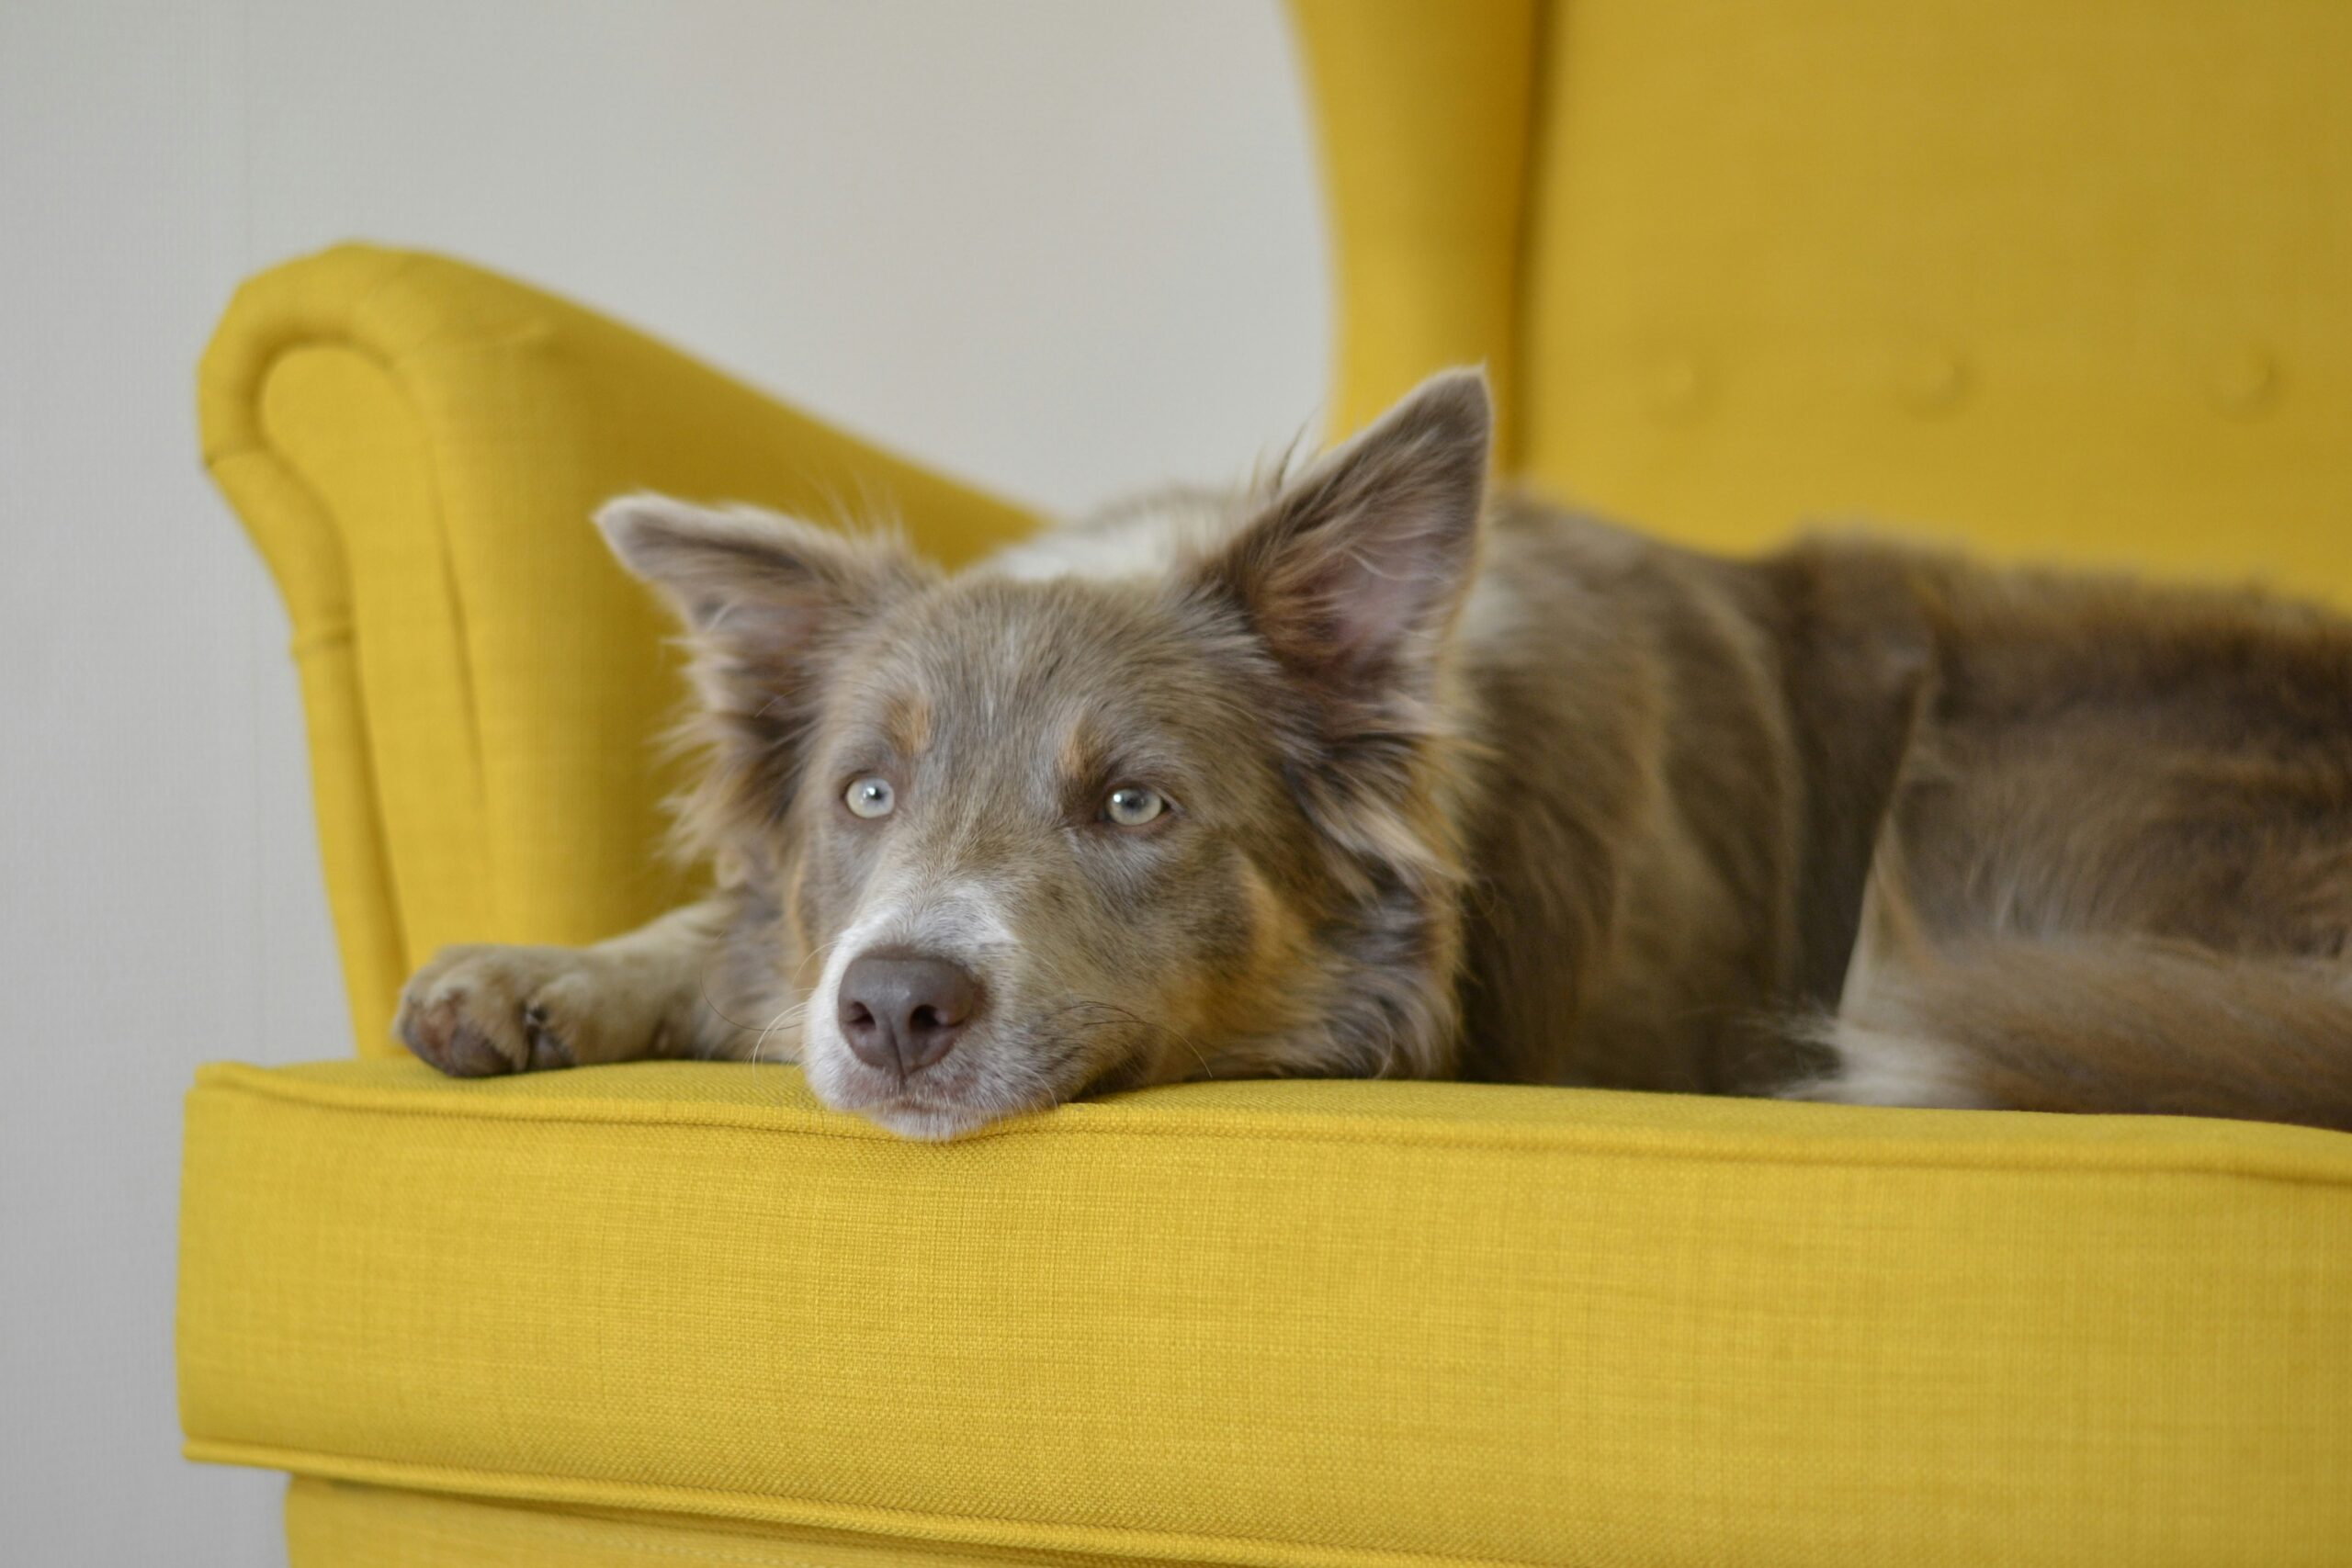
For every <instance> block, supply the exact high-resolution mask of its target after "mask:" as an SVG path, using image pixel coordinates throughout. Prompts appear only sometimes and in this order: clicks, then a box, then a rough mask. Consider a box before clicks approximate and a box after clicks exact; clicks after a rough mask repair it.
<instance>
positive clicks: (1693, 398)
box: [1642, 354, 1707, 423]
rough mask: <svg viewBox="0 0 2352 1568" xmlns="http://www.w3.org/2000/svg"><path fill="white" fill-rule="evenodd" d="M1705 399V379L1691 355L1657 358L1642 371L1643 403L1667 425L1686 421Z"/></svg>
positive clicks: (1672, 355) (1694, 357) (1695, 357)
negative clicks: (1667, 423) (1666, 422)
mask: <svg viewBox="0 0 2352 1568" xmlns="http://www.w3.org/2000/svg"><path fill="white" fill-rule="evenodd" d="M1706 400H1707V378H1706V376H1705V375H1704V373H1703V372H1702V371H1701V369H1700V368H1699V361H1698V357H1697V356H1696V355H1690V354H1665V355H1659V356H1658V357H1657V359H1656V360H1655V361H1653V362H1652V363H1651V365H1650V367H1649V368H1648V369H1647V370H1645V371H1644V372H1643V375H1642V404H1643V406H1644V407H1645V408H1646V409H1648V410H1649V411H1650V412H1651V414H1652V415H1654V416H1655V417H1657V418H1658V419H1661V420H1666V421H1668V422H1669V423H1679V422H1680V421H1683V420H1687V419H1689V418H1691V417H1692V416H1693V415H1695V414H1696V413H1697V412H1699V410H1700V408H1701V407H1702V405H1703V404H1704V403H1705V402H1706Z"/></svg>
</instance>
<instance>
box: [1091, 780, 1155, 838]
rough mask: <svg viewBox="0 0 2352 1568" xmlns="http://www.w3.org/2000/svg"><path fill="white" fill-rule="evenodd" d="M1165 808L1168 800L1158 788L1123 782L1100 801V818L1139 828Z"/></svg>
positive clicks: (1123, 826) (1127, 826) (1123, 825)
mask: <svg viewBox="0 0 2352 1568" xmlns="http://www.w3.org/2000/svg"><path fill="white" fill-rule="evenodd" d="M1167 809H1168V802H1167V800H1166V799H1165V798H1163V797H1162V796H1161V795H1160V793H1159V791H1158V790H1156V789H1145V788H1144V787H1142V786H1141V785H1140V784H1124V785H1122V786H1121V787H1119V788H1117V789H1114V790H1113V791H1112V792H1111V794H1110V795H1109V797H1108V798H1106V799H1105V800H1104V801H1103V820H1105V821H1108V822H1115V823H1117V824H1118V825H1119V826H1120V827H1122V828H1140V827H1142V826H1143V825H1144V824H1145V823H1147V822H1149V821H1151V820H1152V819H1153V818H1156V817H1158V816H1159V814H1160V813H1161V812H1163V811H1165V810H1167Z"/></svg>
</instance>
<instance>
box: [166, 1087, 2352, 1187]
mask: <svg viewBox="0 0 2352 1568" xmlns="http://www.w3.org/2000/svg"><path fill="white" fill-rule="evenodd" d="M260 1071H261V1069H245V1070H244V1072H240V1073H237V1074H236V1075H235V1076H234V1077H232V1076H231V1075H230V1074H226V1073H223V1074H220V1075H219V1076H218V1077H215V1079H214V1081H213V1083H212V1084H210V1085H209V1086H199V1088H198V1089H196V1090H194V1091H192V1092H193V1093H203V1092H205V1091H206V1089H208V1088H209V1089H219V1090H221V1091H225V1092H228V1093H232V1094H244V1095H249V1096H252V1097H254V1098H255V1099H261V1100H279V1101H283V1102H289V1103H293V1104H298V1105H304V1106H309V1107H312V1108H315V1109H318V1110H322V1111H340V1112H344V1113H345V1114H354V1115H372V1116H379V1117H391V1118H394V1119H400V1118H405V1117H410V1116H443V1117H454V1118H458V1119H462V1120H471V1121H483V1122H549V1123H557V1124H571V1125H585V1126H612V1125H620V1126H642V1127H674V1126H700V1127H713V1128H733V1129H736V1130H739V1131H747V1132H760V1133H769V1134H778V1135H782V1136H787V1137H807V1138H826V1139H831V1140H836V1141H840V1142H843V1143H870V1144H891V1143H893V1142H895V1140H891V1139H889V1138H888V1136H887V1135H886V1134H881V1133H878V1132H866V1131H864V1130H862V1129H856V1128H844V1129H841V1130H838V1131H836V1130H832V1129H829V1128H826V1127H822V1126H818V1125H813V1124H808V1123H804V1124H802V1125H797V1126H795V1125H789V1124H786V1123H785V1122H781V1121H780V1120H779V1118H780V1117H790V1116H795V1115H796V1114H797V1113H796V1112H793V1111H786V1110H781V1109H779V1110H777V1111H761V1110H758V1109H755V1108H751V1107H745V1108H742V1110H741V1113H740V1114H736V1115H726V1114H718V1113H714V1110H713V1109H712V1108H702V1107H697V1108H695V1111H698V1112H700V1113H698V1114H697V1113H695V1112H688V1113H684V1114H663V1115H658V1116H647V1115H643V1114H637V1113H632V1112H631V1111H630V1109H629V1108H628V1107H627V1106H626V1105H625V1104H624V1103H621V1102H615V1101H605V1102H603V1108H602V1109H592V1108H591V1107H590V1106H589V1105H587V1104H576V1105H571V1106H566V1107H565V1108H563V1109H562V1110H561V1111H549V1110H548V1103H549V1102H547V1101H541V1102H538V1103H537V1104H534V1105H531V1106H528V1107H520V1106H518V1107H516V1108H515V1109H513V1110H506V1109H498V1110H492V1108H491V1107H490V1106H488V1105H481V1104H476V1105H466V1104H462V1103H456V1102H452V1103H448V1104H432V1105H424V1104H419V1103H417V1102H416V1101H415V1100H408V1101H407V1102H406V1103H398V1102H395V1103H390V1104H386V1103H380V1102H379V1103H370V1102H369V1101H368V1100H364V1099H362V1098H360V1097H359V1096H358V1095H357V1094H356V1093H352V1092H348V1091H346V1092H345V1093H341V1094H338V1093H334V1092H333V1091H326V1092H322V1090H321V1089H319V1088H317V1087H316V1086H310V1085H304V1086H300V1087H296V1086H291V1085H287V1084H281V1083H271V1082H266V1081H256V1078H254V1077H246V1076H245V1073H247V1072H250V1073H254V1074H258V1073H259V1072H260ZM224 1079H225V1080H227V1081H223V1080H224ZM1054 1135H1086V1136H1095V1137H1101V1136H1106V1135H1108V1136H1115V1137H1152V1138H1180V1137H1181V1138H1207V1139H1222V1140H1236V1141H1253V1142H1286V1143H1295V1144H1320V1145H1335V1146H1340V1147H1347V1146H1353V1145H1364V1144H1386V1145H1393V1146H1397V1147H1435V1148H1445V1149H1465V1150H1467V1149H1486V1150H1505V1151H1512V1152H1525V1153H1537V1152H1554V1153H1561V1154H1610V1155H1636V1156H1645V1157H1648V1158H1652V1159H1690V1160H1702V1161H1705V1162H1707V1163H1710V1164H1724V1165H1785V1166H1798V1167H1803V1166H1819V1167H1827V1168H1849V1169H1859V1170H1876V1169H1889V1168H1892V1169H1908V1170H1956V1171H1984V1170H2002V1171H2041V1172H2063V1173H2079V1174H2087V1175H2105V1176H2135V1177H2136V1176H2148V1175H2175V1176H2190V1177H2201V1176H2226V1177H2241V1178H2245V1179H2253V1180H2265V1181H2277V1182H2282V1183H2287V1184H2290V1185H2296V1186H2322V1187H2338V1188H2340V1187H2345V1186H2347V1185H2352V1178H2347V1176H2346V1175H2345V1174H2343V1173H2339V1172H2334V1171H2320V1170H2312V1169H2309V1168H2302V1169H2294V1168H2275V1167H2274V1168H2262V1166H2261V1165H2259V1164H2258V1163H2256V1162H2252V1161H2245V1162H2234V1161H2227V1160H2221V1159H2215V1160H2211V1161H2206V1162H2188V1161H2179V1160H2174V1161H2164V1162H2148V1163H2134V1162H2130V1161H2117V1160H2114V1159H2112V1158H2102V1157H2101V1153H2100V1152H2099V1151H2086V1153H2085V1154H2083V1155H2081V1156H2077V1157H2074V1158H2064V1157H2051V1156H2049V1155H2048V1154H2047V1153H2044V1154H2043V1155H2042V1156H2041V1157H2040V1158H2032V1159H2010V1158H2002V1157H1999V1156H1985V1157H1978V1158H1958V1157H1951V1156H1945V1157H1940V1158H1939V1157H1936V1156H1931V1155H1926V1154H1922V1155H1920V1156H1910V1155H1905V1154H1897V1153H1894V1152H1893V1151H1883V1152H1875V1153H1873V1152H1868V1151H1858V1150H1854V1149H1851V1148H1844V1149H1840V1148H1835V1147H1832V1148H1825V1149H1820V1150H1818V1151H1813V1150H1805V1149H1753V1148H1699V1147H1693V1146H1691V1145H1688V1144H1684V1145H1679V1146H1674V1145H1667V1146H1660V1145H1657V1144H1653V1143H1650V1142H1648V1141H1646V1140H1645V1139H1643V1138H1642V1137H1640V1136H1639V1135H1638V1134H1637V1135H1633V1136H1623V1135H1620V1136H1617V1137H1603V1136H1600V1135H1597V1134H1595V1132H1594V1131H1593V1130H1592V1129H1580V1130H1560V1131H1553V1130H1549V1129H1528V1130H1526V1131H1524V1132H1521V1131H1519V1130H1516V1129H1513V1130H1510V1131H1504V1130H1501V1129H1498V1130H1496V1131H1495V1132H1492V1133H1489V1134H1482V1135H1481V1134H1474V1135H1464V1134H1463V1133H1461V1132H1459V1131H1455V1132H1453V1133H1450V1134H1449V1133H1443V1132H1435V1131H1434V1130H1433V1129H1425V1127H1424V1125H1423V1124H1422V1123H1419V1122H1400V1121H1395V1120H1391V1121H1388V1122H1384V1123H1380V1124H1378V1125H1376V1126H1370V1127H1367V1128H1366V1129H1365V1130H1364V1131H1363V1133H1361V1134H1357V1133H1352V1132H1350V1131H1345V1130H1342V1129H1340V1128H1336V1127H1329V1126H1322V1127H1303V1126H1299V1125H1297V1124H1295V1123H1292V1124H1288V1125H1277V1126H1273V1127H1269V1128H1267V1129H1264V1130H1262V1131H1261V1130H1258V1129H1254V1128H1244V1127H1237V1126H1232V1125H1229V1124H1228V1125H1218V1124H1215V1123H1210V1122H1193V1123H1192V1124H1191V1125H1184V1126H1178V1125H1171V1124H1170V1123H1168V1122H1149V1121H1142V1120H1136V1121H1123V1122H1121V1123H1120V1124H1118V1125H1115V1126H1105V1125H1102V1124H1099V1123H1095V1124H1089V1123H1086V1122H1067V1123H1065V1124H1063V1125H1060V1126H1057V1127H1055V1128H1052V1129H1050V1130H1046V1129H1015V1130H1004V1131H997V1132H983V1133H980V1134H976V1135H974V1136H973V1137H972V1138H970V1139H967V1140H965V1141H967V1142H979V1141H982V1140H986V1139H990V1138H1018V1137H1044V1136H1054ZM1666 1136H1667V1137H1672V1136H1675V1135H1674V1134H1667V1135H1666ZM1684 1136H1687V1134H1685V1135H1684Z"/></svg>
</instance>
